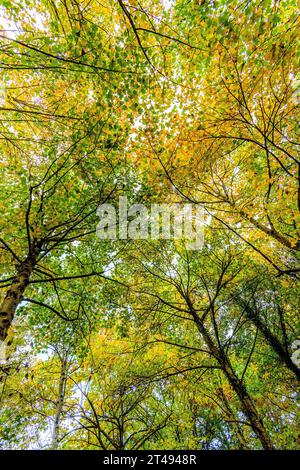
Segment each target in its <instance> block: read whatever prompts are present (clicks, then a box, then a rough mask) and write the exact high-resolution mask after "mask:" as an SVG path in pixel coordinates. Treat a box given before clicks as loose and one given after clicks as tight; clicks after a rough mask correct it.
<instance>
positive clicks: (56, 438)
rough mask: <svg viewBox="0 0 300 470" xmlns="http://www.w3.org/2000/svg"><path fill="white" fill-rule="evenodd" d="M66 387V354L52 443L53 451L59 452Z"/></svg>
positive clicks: (60, 379)
mask: <svg viewBox="0 0 300 470" xmlns="http://www.w3.org/2000/svg"><path fill="white" fill-rule="evenodd" d="M66 385H67V358H66V356H65V354H64V355H63V357H62V359H61V371H60V378H59V387H58V399H57V402H56V411H55V418H54V426H53V435H52V443H51V449H52V450H57V447H58V443H59V428H60V422H61V414H62V409H63V404H64V400H65V394H66Z"/></svg>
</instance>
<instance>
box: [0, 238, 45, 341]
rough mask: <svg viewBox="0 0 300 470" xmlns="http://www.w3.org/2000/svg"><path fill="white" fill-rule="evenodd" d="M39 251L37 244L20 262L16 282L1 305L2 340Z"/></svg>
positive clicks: (0, 329) (0, 332) (0, 331)
mask: <svg viewBox="0 0 300 470" xmlns="http://www.w3.org/2000/svg"><path fill="white" fill-rule="evenodd" d="M38 253H39V249H38V246H36V247H34V249H33V250H32V253H31V254H30V255H29V256H28V257H27V258H26V259H25V260H24V261H23V262H22V263H21V264H20V266H19V268H18V271H17V274H16V277H15V280H14V283H13V284H12V286H11V287H9V289H8V291H7V293H6V295H5V298H4V300H3V302H2V305H1V307H0V341H4V340H5V338H6V337H7V334H8V330H9V328H10V326H11V323H12V321H13V319H14V316H15V312H16V309H17V307H18V305H19V303H20V302H21V300H22V296H23V294H24V291H25V289H26V287H27V286H28V284H29V280H30V276H31V274H32V271H33V268H34V265H35V262H36V259H37V256H38Z"/></svg>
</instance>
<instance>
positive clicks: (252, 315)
mask: <svg viewBox="0 0 300 470" xmlns="http://www.w3.org/2000/svg"><path fill="white" fill-rule="evenodd" d="M241 306H242V307H243V308H244V310H245V313H246V316H247V318H249V320H250V321H252V323H253V324H254V325H255V326H256V327H257V328H258V330H259V331H260V332H261V333H262V335H263V336H264V338H265V340H266V341H267V343H268V345H269V346H270V347H271V349H273V351H274V352H275V353H276V354H277V356H278V357H279V359H280V361H281V362H282V363H283V364H285V365H286V367H287V368H288V369H289V370H290V371H291V372H292V373H293V374H294V375H295V377H296V379H297V380H299V381H300V369H299V367H297V365H296V364H294V363H293V361H292V359H291V357H290V355H289V353H288V351H286V349H285V347H284V346H283V345H282V344H281V342H280V341H279V339H278V338H277V337H276V336H275V335H273V333H272V332H271V331H270V330H269V328H268V327H267V326H266V325H265V324H264V323H263V322H262V321H261V319H260V317H259V314H258V313H257V312H255V310H253V309H252V308H251V306H250V305H249V304H246V303H244V302H242V303H241Z"/></svg>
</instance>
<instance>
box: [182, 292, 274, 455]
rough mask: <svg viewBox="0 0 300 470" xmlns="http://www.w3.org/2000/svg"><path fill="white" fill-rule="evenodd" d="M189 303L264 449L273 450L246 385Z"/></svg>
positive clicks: (205, 340)
mask: <svg viewBox="0 0 300 470" xmlns="http://www.w3.org/2000/svg"><path fill="white" fill-rule="evenodd" d="M187 303H188V307H189V309H190V312H191V315H192V317H193V319H194V322H195V324H196V326H197V329H198V331H199V333H200V335H201V336H202V338H203V340H204V342H205V344H206V346H207V347H208V349H209V351H210V353H211V354H212V355H213V356H214V357H215V359H216V360H217V361H218V363H219V365H220V367H221V369H222V371H223V373H224V374H225V376H226V377H227V380H228V382H229V383H230V385H231V387H232V388H233V390H234V391H235V393H236V394H237V396H238V398H239V400H240V403H241V407H242V410H243V412H244V414H245V415H246V416H247V418H248V419H249V421H250V424H251V427H252V429H253V431H254V432H255V434H256V435H257V437H258V438H259V440H260V442H261V444H262V447H263V448H264V449H265V450H273V449H274V445H273V444H272V441H271V439H270V437H269V435H268V433H267V430H266V428H265V426H264V423H263V421H262V419H261V418H260V416H259V414H258V411H257V409H256V407H255V404H254V403H253V401H252V399H251V397H250V395H249V393H248V391H247V389H246V386H245V384H244V383H243V381H242V380H241V379H239V378H238V376H237V375H236V373H235V372H234V370H233V368H232V365H231V363H230V360H229V358H228V356H227V355H226V354H225V352H224V351H223V350H222V349H221V348H220V347H219V346H216V345H215V343H214V341H213V340H212V338H211V337H210V334H209V333H208V331H207V329H206V327H205V326H204V324H203V322H202V321H201V319H200V318H199V316H198V315H197V312H196V311H195V310H194V308H193V306H192V304H191V302H190V301H189V300H187Z"/></svg>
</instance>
